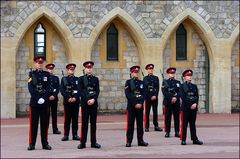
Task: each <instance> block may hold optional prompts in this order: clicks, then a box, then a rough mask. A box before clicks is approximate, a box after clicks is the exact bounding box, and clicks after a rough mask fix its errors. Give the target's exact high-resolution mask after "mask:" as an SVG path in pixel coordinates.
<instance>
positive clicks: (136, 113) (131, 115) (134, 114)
mask: <svg viewBox="0 0 240 159" xmlns="http://www.w3.org/2000/svg"><path fill="white" fill-rule="evenodd" d="M135 118H136V121H137V139H138V142H142V141H143V110H142V109H130V110H127V128H126V130H127V134H126V135H127V143H132V140H133V133H134V122H135Z"/></svg>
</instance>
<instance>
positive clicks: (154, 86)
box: [143, 64, 162, 132]
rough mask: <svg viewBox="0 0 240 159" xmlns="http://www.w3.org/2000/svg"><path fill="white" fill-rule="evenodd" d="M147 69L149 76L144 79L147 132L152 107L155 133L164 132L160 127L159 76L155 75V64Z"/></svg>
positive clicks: (146, 130)
mask: <svg viewBox="0 0 240 159" xmlns="http://www.w3.org/2000/svg"><path fill="white" fill-rule="evenodd" d="M145 69H146V70H147V72H148V75H147V76H145V77H144V78H143V81H144V83H145V86H146V90H147V91H146V100H145V108H144V110H145V116H144V124H145V132H148V131H149V114H150V110H151V107H152V110H153V125H154V130H155V131H162V129H161V128H160V127H159V126H158V93H159V79H158V77H157V76H154V75H153V69H154V65H153V64H148V65H146V67H145Z"/></svg>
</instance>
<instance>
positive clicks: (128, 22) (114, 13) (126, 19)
mask: <svg viewBox="0 0 240 159" xmlns="http://www.w3.org/2000/svg"><path fill="white" fill-rule="evenodd" d="M117 17H118V18H119V19H120V20H121V21H122V22H123V23H124V24H125V26H126V28H127V30H128V32H129V33H130V35H131V36H132V38H133V40H134V41H135V42H136V45H137V48H138V51H139V55H140V59H142V57H143V48H142V46H143V43H144V42H145V41H144V40H145V39H146V36H145V34H144V32H143V30H142V29H141V28H140V26H139V25H138V23H137V22H136V21H135V20H134V19H133V18H132V17H131V16H130V15H129V14H128V13H127V12H126V11H124V10H123V9H121V8H120V7H116V8H114V9H113V10H111V11H110V12H109V13H108V14H107V15H105V16H104V17H103V18H102V19H101V20H100V21H99V22H98V24H97V25H96V26H95V27H94V29H93V30H92V32H91V34H90V37H89V39H90V45H89V48H90V50H89V57H90V56H91V55H90V54H91V50H92V48H93V45H94V43H95V42H96V40H97V38H98V36H99V35H100V33H101V31H102V30H103V29H104V28H105V27H106V26H107V25H108V24H109V23H110V22H111V21H112V20H113V19H115V18H117ZM140 61H141V60H140Z"/></svg>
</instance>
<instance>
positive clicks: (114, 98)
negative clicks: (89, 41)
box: [91, 30, 140, 111]
mask: <svg viewBox="0 0 240 159" xmlns="http://www.w3.org/2000/svg"><path fill="white" fill-rule="evenodd" d="M101 37H102V36H101V35H100V36H99V38H98V40H97V41H96V43H95V47H94V49H93V51H92V54H91V59H92V60H93V61H94V63H95V65H94V73H95V74H96V76H97V77H99V80H100V91H101V92H100V96H99V100H98V102H99V109H102V110H113V111H114V110H116V111H118V110H125V109H126V107H127V101H126V97H125V94H124V86H125V82H126V80H127V79H129V78H130V77H129V68H130V67H131V66H133V65H139V62H140V61H139V55H138V50H137V48H136V45H135V43H134V42H133V40H132V38H131V37H130V35H129V33H128V32H127V31H126V30H125V31H124V33H123V37H124V41H125V42H126V44H127V48H126V50H125V52H124V56H123V59H124V60H125V61H126V67H125V68H103V67H102V61H101V59H100V56H101V51H100V48H101V45H102V44H101Z"/></svg>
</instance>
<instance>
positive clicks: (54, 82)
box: [45, 64, 61, 134]
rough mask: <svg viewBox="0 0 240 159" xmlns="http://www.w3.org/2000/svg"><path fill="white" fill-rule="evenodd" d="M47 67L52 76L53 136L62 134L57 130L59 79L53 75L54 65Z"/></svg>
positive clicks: (50, 98)
mask: <svg viewBox="0 0 240 159" xmlns="http://www.w3.org/2000/svg"><path fill="white" fill-rule="evenodd" d="M45 67H46V69H47V71H48V72H49V74H50V76H49V82H50V89H51V90H50V91H51V96H50V97H49V100H50V108H51V113H52V130H53V134H61V131H59V130H58V128H57V107H58V93H59V78H58V77H57V76H54V75H53V71H54V67H55V65H54V64H47V65H46V66H45ZM49 115H50V113H49Z"/></svg>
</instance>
